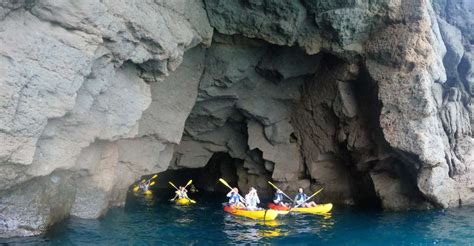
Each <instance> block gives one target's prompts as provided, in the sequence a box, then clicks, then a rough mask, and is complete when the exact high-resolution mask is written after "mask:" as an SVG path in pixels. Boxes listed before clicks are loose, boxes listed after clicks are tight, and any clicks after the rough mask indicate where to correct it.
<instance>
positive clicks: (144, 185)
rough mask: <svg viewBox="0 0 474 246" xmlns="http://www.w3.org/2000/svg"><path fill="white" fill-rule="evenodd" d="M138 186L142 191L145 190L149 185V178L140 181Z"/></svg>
mask: <svg viewBox="0 0 474 246" xmlns="http://www.w3.org/2000/svg"><path fill="white" fill-rule="evenodd" d="M138 187H140V190H141V191H143V192H146V191H147V190H148V188H149V187H150V180H148V181H146V182H144V183H140V184H139V185H138Z"/></svg>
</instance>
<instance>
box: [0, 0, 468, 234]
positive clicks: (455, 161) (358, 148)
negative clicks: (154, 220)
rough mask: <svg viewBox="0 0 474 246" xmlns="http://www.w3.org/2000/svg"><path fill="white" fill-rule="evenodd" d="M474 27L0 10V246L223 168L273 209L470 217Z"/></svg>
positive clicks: (134, 11)
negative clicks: (151, 179) (313, 206)
mask: <svg viewBox="0 0 474 246" xmlns="http://www.w3.org/2000/svg"><path fill="white" fill-rule="evenodd" d="M473 12H474V5H473V3H471V2H470V1H466V0H453V1H438V0H435V1H433V3H432V5H431V4H430V3H429V2H428V1H422V0H402V1H393V0H384V1H377V2H371V3H366V2H363V1H359V2H358V1H352V2H347V3H345V2H338V3H329V2H327V1H317V0H313V1H310V0H305V1H232V2H229V1H221V0H204V1H200V0H179V1H172V2H169V1H158V2H153V3H152V2H142V1H102V2H97V1H89V0H81V1H74V4H73V3H72V1H59V2H58V1H33V2H30V1H10V2H6V3H0V23H1V25H0V26H1V27H0V44H1V45H0V89H1V90H0V105H1V106H0V115H1V116H0V140H1V141H0V211H1V213H0V236H16V235H19V236H24V235H33V234H38V233H41V232H44V231H45V230H46V229H47V228H48V226H50V225H52V224H54V223H56V222H57V221H59V220H61V219H63V218H65V217H67V216H69V215H73V216H78V217H82V218H97V217H99V216H101V215H103V214H105V213H106V212H107V209H108V208H109V207H110V206H117V205H123V204H124V202H125V198H126V194H127V190H128V188H129V186H130V185H131V184H132V183H133V182H134V181H135V180H137V179H139V178H140V176H141V175H144V174H150V173H155V172H162V171H165V170H167V169H178V170H179V169H183V168H188V169H189V168H200V167H204V166H206V165H207V164H208V163H209V162H211V160H212V159H213V157H215V156H219V155H222V154H225V155H228V158H226V162H225V163H226V164H228V165H230V166H232V167H233V168H231V169H226V168H222V170H223V171H225V172H229V170H233V171H232V172H235V176H233V177H235V178H236V180H235V181H236V184H238V185H239V186H240V187H241V188H242V189H244V190H245V189H247V188H248V187H250V186H255V187H257V188H258V189H259V190H260V191H261V192H262V194H263V193H264V194H270V193H271V191H272V190H271V187H269V186H268V185H267V183H266V181H267V180H269V179H272V180H274V181H275V182H276V183H277V184H278V185H280V186H281V187H282V188H283V189H285V190H287V191H290V192H291V191H295V190H296V189H297V188H298V187H303V188H305V189H310V188H311V189H316V188H319V187H324V192H323V193H321V195H320V196H319V197H318V199H320V201H328V202H329V201H330V202H334V203H337V204H380V205H381V206H382V207H384V208H386V209H396V210H399V209H410V208H416V209H419V208H421V209H424V208H432V207H455V206H460V205H472V204H474V192H473V189H474V140H473V135H472V134H473V132H474V130H473V126H474V120H473V119H474V106H473V105H474V99H473V95H474V93H473V88H474V82H473V81H474V80H473V71H474V70H473V69H474V68H473V65H472V64H474V55H473V54H474V46H473V33H472V20H474V18H473V17H474V13H473ZM53 13H54V14H53ZM282 20H283V21H282ZM214 160H215V158H214ZM25 201H28V202H25Z"/></svg>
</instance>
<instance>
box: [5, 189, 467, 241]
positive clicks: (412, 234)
mask: <svg viewBox="0 0 474 246" xmlns="http://www.w3.org/2000/svg"><path fill="white" fill-rule="evenodd" d="M224 200H225V199H224V198H209V199H201V200H199V201H198V203H197V204H195V205H192V206H189V207H180V206H176V205H173V204H172V203H170V202H168V201H166V200H159V199H156V198H139V199H135V200H134V201H132V202H129V203H128V204H127V205H126V206H125V207H124V208H113V209H111V210H110V211H109V212H108V214H107V215H106V216H105V217H103V218H101V219H97V220H95V219H92V220H87V219H78V218H70V219H67V220H65V221H64V222H62V223H60V224H58V225H56V226H55V227H53V228H52V229H51V230H50V232H48V233H47V234H46V235H43V236H38V237H27V238H10V239H0V244H2V243H3V244H12V245H15V244H18V245H168V244H171V245H225V244H247V243H250V244H276V245H288V244H291V245H435V244H436V245H474V208H460V209H445V210H430V211H409V212H384V211H379V210H373V209H357V208H347V207H346V208H341V207H336V208H335V209H334V211H333V212H332V213H331V214H330V215H325V216H321V215H309V214H308V215H303V214H294V215H287V216H283V217H281V218H280V219H277V220H276V221H270V222H259V221H253V220H250V219H245V218H239V217H235V216H233V215H230V214H227V213H225V212H224V211H223V210H222V205H221V202H224Z"/></svg>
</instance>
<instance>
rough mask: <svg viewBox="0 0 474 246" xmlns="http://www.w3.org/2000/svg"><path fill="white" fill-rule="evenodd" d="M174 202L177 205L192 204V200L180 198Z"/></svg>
mask: <svg viewBox="0 0 474 246" xmlns="http://www.w3.org/2000/svg"><path fill="white" fill-rule="evenodd" d="M174 202H175V203H176V204H177V205H189V204H191V200H189V199H187V198H178V199H176V200H174Z"/></svg>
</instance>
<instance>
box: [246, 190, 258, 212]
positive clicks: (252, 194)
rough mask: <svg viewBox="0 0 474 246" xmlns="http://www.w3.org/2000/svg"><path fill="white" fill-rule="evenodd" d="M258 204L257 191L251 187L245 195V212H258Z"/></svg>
mask: <svg viewBox="0 0 474 246" xmlns="http://www.w3.org/2000/svg"><path fill="white" fill-rule="evenodd" d="M259 203H260V199H259V198H258V194H257V190H256V189H255V188H253V187H250V190H249V193H248V194H247V195H245V205H246V207H247V210H258V209H259V208H258V207H257V204H259Z"/></svg>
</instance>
